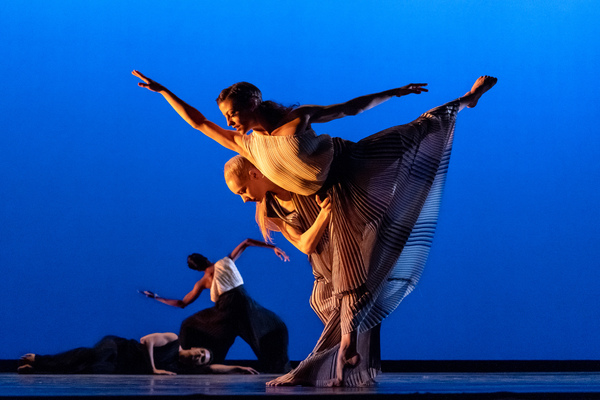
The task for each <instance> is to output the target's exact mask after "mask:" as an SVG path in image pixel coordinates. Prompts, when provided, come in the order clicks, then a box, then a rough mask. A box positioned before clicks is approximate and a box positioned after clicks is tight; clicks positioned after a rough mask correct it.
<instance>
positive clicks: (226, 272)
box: [210, 257, 244, 303]
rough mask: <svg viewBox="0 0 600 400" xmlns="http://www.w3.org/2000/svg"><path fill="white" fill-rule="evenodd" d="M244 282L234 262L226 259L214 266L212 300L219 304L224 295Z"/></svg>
mask: <svg viewBox="0 0 600 400" xmlns="http://www.w3.org/2000/svg"><path fill="white" fill-rule="evenodd" d="M243 284H244V280H243V279H242V275H240V272H239V271H238V269H237V267H236V266H235V263H234V262H233V260H232V259H231V258H229V257H225V258H223V259H221V260H219V261H217V262H216V263H215V265H214V274H213V281H212V285H211V287H210V299H211V300H212V301H213V302H215V303H216V302H217V300H218V299H219V296H221V295H222V294H223V293H225V292H228V291H230V290H231V289H235V288H236V287H238V286H240V285H243Z"/></svg>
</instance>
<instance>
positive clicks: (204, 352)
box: [181, 347, 211, 366]
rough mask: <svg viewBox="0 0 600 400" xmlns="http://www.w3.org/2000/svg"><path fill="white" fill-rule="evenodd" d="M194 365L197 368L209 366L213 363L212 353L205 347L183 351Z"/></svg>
mask: <svg viewBox="0 0 600 400" xmlns="http://www.w3.org/2000/svg"><path fill="white" fill-rule="evenodd" d="M181 351H182V352H183V355H184V356H185V357H186V358H189V359H190V360H191V362H192V364H194V365H197V366H202V365H208V364H210V362H211V352H210V351H209V350H208V349H205V348H203V347H192V348H191V349H189V350H181Z"/></svg>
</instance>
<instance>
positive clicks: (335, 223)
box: [134, 71, 496, 385]
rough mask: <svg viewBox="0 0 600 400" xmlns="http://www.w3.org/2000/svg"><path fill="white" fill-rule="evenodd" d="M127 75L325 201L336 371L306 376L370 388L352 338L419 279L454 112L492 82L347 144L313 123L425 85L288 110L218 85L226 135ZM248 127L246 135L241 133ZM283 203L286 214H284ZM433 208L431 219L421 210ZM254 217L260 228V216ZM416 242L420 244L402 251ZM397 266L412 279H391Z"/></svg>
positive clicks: (293, 188)
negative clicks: (336, 340) (230, 128)
mask: <svg viewBox="0 0 600 400" xmlns="http://www.w3.org/2000/svg"><path fill="white" fill-rule="evenodd" d="M134 75H136V76H138V77H140V78H141V79H142V80H144V83H140V84H139V85H140V86H142V87H147V88H148V89H150V90H154V91H158V92H160V93H161V94H163V96H164V97H165V98H166V99H167V100H168V101H169V103H170V104H171V105H172V106H173V107H174V109H175V110H176V111H177V112H178V113H179V114H180V115H181V116H182V117H183V118H184V119H185V120H186V121H187V122H188V123H190V124H191V125H192V126H194V127H195V128H197V129H199V130H201V131H202V132H203V133H205V134H206V135H207V136H209V137H211V138H213V139H215V140H216V141H218V142H219V143H221V144H222V145H224V146H225V147H228V148H230V149H232V150H235V151H237V152H238V153H239V154H241V155H243V156H245V157H246V158H248V159H249V160H250V161H251V162H252V163H253V164H254V165H256V167H257V168H258V170H259V171H260V173H261V174H264V176H265V177H266V178H268V179H269V180H270V181H271V182H272V183H274V184H275V185H277V186H279V187H281V188H283V189H284V190H286V191H288V192H290V193H293V194H297V195H303V196H312V195H314V194H315V193H317V194H319V195H321V198H324V197H325V195H326V196H328V197H329V199H330V202H331V215H330V216H329V221H328V223H327V225H328V243H329V244H328V247H329V251H328V253H329V254H330V260H329V261H330V266H329V269H330V270H331V282H330V284H331V286H332V290H333V294H334V298H335V299H337V300H336V301H337V306H339V310H340V311H339V312H340V320H339V326H338V327H337V328H336V329H339V330H340V331H341V339H340V342H339V351H337V361H336V366H335V368H334V369H333V370H335V377H334V378H333V379H331V381H330V382H329V381H325V380H322V379H320V378H319V376H316V377H314V374H312V375H311V374H309V375H311V376H312V377H313V378H314V380H313V381H312V383H313V384H317V385H321V384H333V385H341V384H349V385H363V384H369V379H367V378H366V377H365V375H364V374H359V375H360V376H359V377H358V378H352V376H353V375H356V374H354V373H353V372H352V370H354V371H356V370H362V371H368V368H359V369H357V368H356V367H357V366H358V365H359V364H360V361H361V357H360V351H359V347H361V345H360V343H358V339H359V338H358V334H359V332H368V331H369V330H371V329H373V328H376V327H377V326H378V324H379V323H380V322H381V320H382V319H383V318H384V317H385V316H387V315H388V314H389V313H390V312H391V311H392V310H393V309H394V308H395V307H396V305H397V304H398V303H399V302H400V300H401V299H402V297H404V296H405V295H406V294H408V292H410V290H412V287H413V286H414V282H416V280H415V278H416V279H418V276H419V275H420V271H421V270H422V267H423V264H424V259H425V258H426V256H427V253H428V249H429V245H430V236H431V235H432V234H433V228H434V227H435V222H436V219H437V210H438V208H439V197H440V195H441V188H442V187H443V183H444V178H445V168H446V166H447V163H448V157H449V155H450V149H451V146H452V138H453V132H454V123H455V117H456V113H457V112H458V111H460V110H461V109H462V108H464V107H474V106H475V105H476V104H477V102H478V100H479V98H480V97H481V96H482V95H483V93H485V92H486V91H487V90H489V89H490V88H491V87H492V86H493V85H494V84H495V83H496V78H493V77H489V76H483V77H480V78H479V79H477V81H476V82H475V84H474V85H473V87H472V88H471V90H470V91H469V92H467V94H465V95H464V96H463V97H461V98H459V99H457V100H455V101H453V102H450V103H447V104H445V105H443V106H440V107H437V108H436V109H433V110H430V111H429V112H427V113H425V114H423V115H422V116H421V117H420V118H419V119H417V120H416V121H414V122H412V123H410V124H407V125H404V126H398V127H393V128H389V129H386V130H384V131H382V132H379V133H377V134H375V135H372V136H369V137H367V138H365V139H363V140H361V141H359V142H358V143H352V142H349V141H345V140H343V139H340V138H331V137H329V136H327V135H320V136H316V134H315V133H314V131H313V130H312V129H311V127H310V124H311V123H313V122H327V121H331V120H333V119H336V118H341V117H343V116H347V115H356V114H358V113H360V112H362V111H364V110H367V109H369V108H372V107H373V106H375V105H377V104H380V103H381V102H383V101H385V100H388V99H390V98H391V97H393V96H403V95H406V94H410V93H417V94H418V93H421V92H423V91H427V89H425V88H424V86H425V84H411V85H407V86H404V87H402V88H398V89H392V90H388V91H385V92H380V93H375V94H372V95H367V96H362V97H358V98H356V99H353V100H350V101H348V102H346V103H341V104H336V105H332V106H325V107H322V106H301V107H298V108H296V109H293V110H290V109H284V108H282V107H278V106H277V105H276V104H275V105H274V104H273V103H271V102H262V99H261V95H260V92H259V91H258V89H256V88H255V87H254V86H253V85H250V84H247V83H239V84H236V85H233V86H232V87H230V88H227V89H225V90H224V91H223V92H222V93H221V95H220V96H219V98H218V99H217V101H218V103H219V107H220V109H221V111H222V113H223V114H224V116H225V117H226V119H227V122H228V124H229V125H230V126H233V127H234V128H236V130H237V132H232V131H227V130H224V129H222V128H219V127H218V126H216V125H215V124H213V123H211V122H209V121H207V120H206V119H205V118H204V116H203V115H202V114H200V113H199V112H198V111H197V110H195V109H193V108H192V107H190V106H189V105H187V104H185V103H184V102H182V101H181V100H180V99H178V98H177V97H176V96H174V95H173V94H172V93H171V92H169V91H168V90H166V89H165V88H164V87H163V86H161V85H159V84H157V83H156V82H154V81H152V80H149V79H148V78H146V77H144V76H143V75H141V74H139V73H138V72H135V71H134ZM250 130H253V133H252V134H250V135H246V133H247V132H248V131H250ZM236 193H238V194H240V195H245V196H242V198H244V199H245V200H252V199H253V196H254V194H253V193H251V192H250V191H249V189H248V188H246V187H240V188H239V191H237V192H236ZM284 203H285V202H284ZM286 205H289V204H283V208H284V209H285V210H287V211H289V209H288V208H286V207H285V206H286ZM425 206H427V207H425ZM430 208H431V209H432V210H433V214H432V213H430V212H423V211H422V209H425V210H426V211H427V210H428V209H430ZM257 215H258V218H259V223H260V222H261V220H260V218H262V216H264V215H265V214H264V213H262V212H258V213H257ZM420 217H421V218H420ZM418 218H420V219H419V221H417V219H418ZM267 222H268V221H267ZM415 225H416V228H415ZM261 229H263V232H265V235H266V237H268V231H269V229H270V227H269V226H268V224H262V225H261ZM411 232H412V233H411ZM409 235H410V237H409ZM413 236H415V237H416V238H417V240H416V241H417V242H420V243H423V245H421V246H419V245H415V246H414V250H415V251H412V250H413V249H411V251H405V252H403V249H404V247H405V244H407V242H408V243H410V242H411V241H412V240H413ZM417 244H418V243H417ZM407 250H408V249H407ZM401 253H402V257H401V256H400V255H401ZM399 260H400V261H399ZM397 262H398V263H399V265H397ZM397 270H402V271H404V272H405V275H408V276H411V279H407V278H398V279H397V278H396V277H395V275H394V271H397ZM412 272H414V274H413V273H412ZM391 287H393V288H394V289H391ZM384 290H385V292H384ZM382 293H385V296H384V295H383V294H382ZM384 299H386V301H384ZM325 329H326V330H327V329H328V328H327V326H326V328H325ZM324 335H325V332H324ZM332 337H333V336H332ZM323 338H324V336H322V339H323ZM324 340H325V339H324ZM326 340H332V339H326ZM318 345H319V344H318ZM362 347H364V346H362ZM310 358H311V356H309V359H310ZM363 358H364V357H363ZM309 359H307V360H305V361H311V360H309ZM365 363H366V361H365ZM309 364H310V362H308V363H307V365H309ZM363 367H364V365H363ZM299 368H300V367H299ZM308 368H309V369H310V367H308ZM325 369H326V368H325ZM369 374H371V375H372V373H371V372H369ZM296 375H299V374H295V371H292V373H291V374H288V375H285V376H284V377H282V378H281V379H277V380H275V381H273V382H271V384H277V385H278V384H296V383H304V382H302V381H301V380H298V379H296V378H295V376H296ZM317 375H318V373H317ZM313 378H311V379H313Z"/></svg>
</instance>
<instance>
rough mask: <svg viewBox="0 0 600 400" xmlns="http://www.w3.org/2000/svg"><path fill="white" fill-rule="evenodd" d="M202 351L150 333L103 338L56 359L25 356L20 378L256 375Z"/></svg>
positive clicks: (166, 335)
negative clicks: (33, 376) (219, 360)
mask: <svg viewBox="0 0 600 400" xmlns="http://www.w3.org/2000/svg"><path fill="white" fill-rule="evenodd" d="M212 361H213V360H212V355H211V352H210V351H209V350H207V349H204V348H192V349H188V350H184V349H182V348H181V346H180V345H179V340H178V338H177V335H176V334H174V333H171V332H166V333H152V334H150V335H146V336H144V337H143V338H141V339H140V341H139V342H138V341H137V340H134V339H125V338H122V337H118V336H105V337H104V338H103V339H102V340H100V341H99V342H98V343H96V345H95V346H94V347H79V348H76V349H72V350H68V351H65V352H63V353H59V354H55V355H37V354H33V353H28V354H25V355H24V356H22V357H21V359H20V360H19V367H18V369H17V372H19V373H20V374H39V373H42V374H157V375H176V374H236V373H240V374H257V373H258V372H256V371H255V370H254V369H253V368H249V367H241V366H237V365H220V364H214V363H212Z"/></svg>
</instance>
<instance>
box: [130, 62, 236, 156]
mask: <svg viewBox="0 0 600 400" xmlns="http://www.w3.org/2000/svg"><path fill="white" fill-rule="evenodd" d="M131 73H132V74H133V75H134V76H136V77H138V78H140V79H141V80H142V82H138V86H140V87H143V88H146V89H148V90H150V91H152V92H157V93H160V94H162V95H163V97H164V98H165V100H167V102H168V103H169V104H170V105H171V107H173V109H174V110H175V111H176V112H177V114H179V116H180V117H181V118H183V119H184V120H185V122H187V123H188V124H190V125H191V126H192V128H194V129H197V130H199V131H200V132H202V133H204V134H205V135H206V136H208V137H209V138H211V139H213V140H215V141H216V142H217V143H219V144H220V145H222V146H224V147H226V148H228V149H230V150H233V151H235V152H237V153H240V154H242V155H243V153H241V152H242V151H243V150H242V147H241V146H240V145H239V143H240V142H239V141H240V140H241V135H242V134H241V133H239V132H237V131H235V130H231V129H223V128H221V127H220V126H218V125H217V124H215V123H213V122H211V121H209V120H207V119H206V117H205V116H204V115H202V113H201V112H200V111H198V110H197V109H195V108H194V107H192V106H190V105H189V104H187V103H186V102H184V101H183V100H181V99H180V98H179V97H177V96H175V94H174V93H172V92H171V91H170V90H169V89H167V88H166V87H164V86H163V85H161V84H160V83H158V82H155V81H153V80H152V79H150V78H148V77H146V76H144V75H143V74H142V73H141V72H140V71H137V70H134V71H133V72H131Z"/></svg>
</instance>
